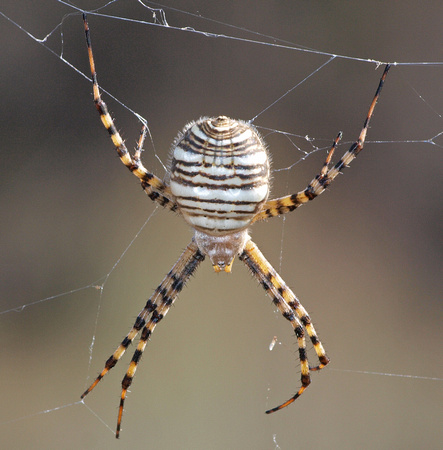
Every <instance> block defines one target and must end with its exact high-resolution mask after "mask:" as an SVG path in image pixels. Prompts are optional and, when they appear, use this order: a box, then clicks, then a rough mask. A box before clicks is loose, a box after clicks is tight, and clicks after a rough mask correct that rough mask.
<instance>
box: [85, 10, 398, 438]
mask: <svg viewBox="0 0 443 450" xmlns="http://www.w3.org/2000/svg"><path fill="white" fill-rule="evenodd" d="M84 26H85V33H86V43H87V47H88V53H89V63H90V66H91V73H92V83H93V94H94V102H95V106H96V108H97V110H98V112H99V114H100V118H101V120H102V122H103V125H104V126H105V128H106V129H107V130H108V132H109V134H110V136H111V139H112V142H113V144H114V146H115V148H116V150H117V153H118V155H119V157H120V159H121V161H122V162H123V164H124V165H125V166H126V167H127V168H128V169H129V170H130V171H131V172H132V173H133V174H134V175H135V176H136V177H138V178H139V179H140V181H141V185H142V187H143V189H144V190H145V191H146V193H147V194H148V196H149V197H150V199H151V200H152V201H154V202H157V203H158V204H160V205H162V206H164V207H165V208H167V209H170V210H171V211H175V212H177V213H178V214H180V215H181V216H182V217H183V218H184V219H185V221H186V222H187V223H188V224H189V225H190V226H191V227H192V228H193V229H194V231H195V233H194V237H193V238H192V240H191V242H190V243H189V245H188V246H187V247H186V249H185V250H184V252H183V253H182V254H181V256H180V258H179V259H178V261H177V262H176V263H175V265H174V266H173V268H172V269H171V270H170V271H169V273H168V274H167V275H166V277H165V279H164V280H163V281H162V282H161V284H160V286H158V288H157V289H156V290H155V292H154V294H153V295H152V296H151V298H150V299H149V300H148V301H147V303H146V305H145V307H144V308H143V309H142V311H141V312H140V314H139V315H138V317H137V319H136V320H135V323H134V325H133V327H132V329H131V330H130V332H129V333H128V335H127V336H126V337H125V338H124V339H123V341H122V342H121V344H120V345H119V347H118V348H117V349H116V350H115V352H114V353H113V354H112V355H111V356H110V357H109V359H108V360H107V361H106V364H105V368H104V369H103V370H102V372H101V373H100V374H99V375H98V377H97V378H96V379H95V381H94V382H93V383H92V385H91V386H90V387H89V388H88V389H87V390H86V391H85V392H84V393H83V395H82V398H84V397H85V396H86V395H87V394H89V392H91V391H92V389H94V387H95V386H96V385H97V384H98V383H99V381H100V380H101V379H102V378H103V377H104V376H105V375H106V373H107V372H109V370H111V369H112V368H113V367H114V366H115V365H116V364H117V362H118V361H119V360H120V358H121V357H122V356H123V354H124V353H125V351H126V349H127V348H128V347H129V345H130V344H131V343H132V341H133V340H134V338H135V337H136V336H137V335H138V333H139V332H140V331H141V337H140V340H139V342H138V345H137V349H136V350H135V352H134V355H133V357H132V360H131V363H130V365H129V368H128V370H127V372H126V375H125V376H124V378H123V380H122V391H121V399H120V407H119V412H118V419H117V431H116V437H117V438H118V437H119V434H120V427H121V420H122V414H123V406H124V402H125V398H126V394H127V391H128V388H129V386H130V385H131V383H132V380H133V378H134V375H135V371H136V369H137V366H138V363H139V361H140V358H141V357H142V354H143V352H144V350H145V347H146V344H147V342H148V339H149V337H150V336H151V334H152V332H153V331H154V328H155V326H156V325H157V324H158V323H159V322H160V321H161V320H162V319H163V317H164V316H165V315H166V314H167V312H168V311H169V309H170V307H171V305H172V304H173V302H174V301H175V299H176V298H177V296H178V294H179V293H180V291H181V290H182V288H183V286H184V285H185V283H186V282H187V281H188V279H189V278H190V276H191V275H192V274H193V273H194V272H195V270H196V269H197V267H198V266H199V264H200V263H201V262H202V261H203V260H204V259H205V256H208V257H209V259H210V260H211V263H212V266H213V268H214V270H215V271H216V272H221V271H225V272H230V271H231V267H232V263H233V260H234V258H235V256H238V257H239V259H240V260H241V261H243V262H244V263H245V265H246V266H247V267H248V268H249V270H250V271H251V273H252V275H253V276H254V277H255V278H256V279H257V281H258V282H259V283H260V284H261V285H262V286H263V288H264V289H265V290H266V293H267V294H268V295H269V296H270V297H271V299H272V301H273V303H274V305H275V306H276V307H277V308H278V309H279V310H280V312H281V313H282V315H283V316H284V317H285V319H287V320H288V321H289V322H290V323H291V325H292V327H293V328H294V332H295V335H296V337H297V343H298V350H299V357H300V364H301V387H300V388H299V389H298V391H297V392H296V394H295V395H293V396H292V397H291V398H290V399H289V400H287V401H286V402H284V403H282V404H281V405H279V406H277V407H275V408H272V409H270V410H268V411H266V413H273V412H275V411H278V410H280V409H282V408H284V407H286V406H288V405H289V404H291V403H292V402H293V401H294V400H295V399H297V398H298V397H299V396H300V395H301V394H302V393H303V391H304V390H305V389H306V388H307V387H308V386H309V384H310V371H315V370H320V369H322V368H323V367H325V366H326V364H328V362H329V358H328V357H327V356H326V353H325V350H324V348H323V346H322V344H321V342H320V340H319V339H318V337H317V333H316V331H315V329H314V326H313V324H312V322H311V319H310V317H309V315H308V313H307V312H306V310H305V308H304V307H303V306H302V305H301V303H300V302H299V300H298V299H297V297H296V296H295V294H294V293H293V292H292V291H291V290H290V289H289V287H288V286H287V285H286V284H285V282H284V281H283V280H282V278H281V277H280V275H279V274H278V273H277V272H276V271H275V269H274V268H273V267H272V266H271V264H269V262H268V261H267V260H266V258H265V257H264V256H263V254H262V253H261V252H260V250H259V249H258V247H257V246H256V244H255V243H254V242H252V240H251V238H250V237H249V234H248V227H249V226H250V225H252V224H253V223H254V222H257V221H259V220H264V219H268V218H270V217H274V216H278V215H281V214H286V213H288V212H290V211H293V210H294V209H296V208H298V207H299V206H301V205H303V204H305V203H307V202H309V201H310V200H313V199H314V198H316V197H317V196H318V195H320V194H321V193H322V192H323V191H324V190H325V189H326V188H327V187H328V186H329V184H330V183H331V182H332V181H333V180H334V179H335V177H336V176H337V175H338V174H339V173H340V170H341V169H342V168H344V167H346V166H347V165H348V164H349V163H350V162H351V161H352V160H353V159H354V158H355V157H356V156H357V155H358V153H359V152H360V151H361V150H362V149H363V144H364V141H365V137H366V133H367V130H368V126H369V121H370V120H371V117H372V114H373V112H374V108H375V104H376V103H377V100H378V97H379V95H380V91H381V89H382V86H383V84H384V81H385V78H386V75H387V73H388V70H389V67H390V65H389V64H388V65H387V66H386V67H385V70H384V72H383V75H382V77H381V79H380V82H379V85H378V88H377V91H376V93H375V96H374V98H373V100H372V103H371V105H370V107H369V111H368V114H367V116H366V119H365V122H364V125H363V128H362V130H361V132H360V135H359V137H358V139H357V141H356V142H354V143H353V144H352V145H351V147H350V149H349V150H348V151H347V152H346V153H345V154H344V155H343V157H342V158H341V159H340V160H339V161H338V162H337V163H336V164H335V165H334V166H333V167H329V165H330V163H331V159H332V155H333V153H334V150H335V148H336V146H337V144H338V142H339V140H340V138H341V133H339V134H338V136H337V137H336V138H335V140H334V142H333V144H332V147H331V149H330V150H329V153H328V156H327V158H326V161H325V163H324V165H323V167H322V169H321V171H320V173H319V174H318V175H317V176H316V177H315V178H314V179H313V180H312V181H311V182H310V183H309V185H308V186H307V187H306V188H305V189H304V190H303V191H300V192H298V193H297V194H293V195H287V196H285V197H281V198H277V199H273V200H268V196H269V190H270V187H269V186H270V168H269V159H268V155H267V151H266V147H265V144H264V142H263V140H262V138H261V137H260V135H259V133H258V132H257V131H256V129H255V128H254V127H253V126H252V125H250V124H248V123H247V122H243V121H240V120H233V119H230V118H228V117H226V116H219V117H213V118H201V119H199V120H198V121H196V122H191V123H190V124H188V125H187V126H186V127H185V129H184V130H183V132H182V133H180V134H179V136H178V137H177V138H176V140H175V142H174V145H173V149H172V158H171V164H170V167H169V171H168V173H167V176H166V177H165V179H164V180H163V181H162V180H160V179H159V178H158V177H156V176H155V175H154V174H152V173H150V172H148V170H147V169H146V168H145V167H144V166H143V164H142V162H141V161H140V155H141V152H142V147H143V143H144V139H145V135H146V128H145V127H143V128H142V132H141V134H140V139H139V142H138V144H137V148H136V151H135V153H134V155H133V156H131V155H130V153H129V152H128V150H127V148H126V145H125V143H124V142H123V140H122V138H121V136H120V134H119V133H118V131H117V129H116V127H115V125H114V122H113V120H112V118H111V116H110V114H109V113H108V109H107V107H106V104H105V103H104V101H103V100H102V99H101V96H100V91H99V87H98V84H97V74H96V71H95V65H94V58H93V54H92V48H91V40H90V35H89V27H88V23H87V20H86V15H84ZM305 330H306V332H307V334H308V336H309V338H310V340H311V342H312V344H313V346H314V350H315V352H316V354H317V357H318V359H319V364H318V365H317V366H315V367H310V366H309V364H308V359H307V353H306V342H305Z"/></svg>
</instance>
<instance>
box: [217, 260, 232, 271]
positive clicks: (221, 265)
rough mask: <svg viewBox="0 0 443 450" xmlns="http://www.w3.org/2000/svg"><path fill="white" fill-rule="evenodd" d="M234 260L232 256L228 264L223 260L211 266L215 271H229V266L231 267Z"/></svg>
mask: <svg viewBox="0 0 443 450" xmlns="http://www.w3.org/2000/svg"><path fill="white" fill-rule="evenodd" d="M233 262H234V258H233V259H232V261H231V262H230V263H229V264H227V265H226V264H225V263H224V262H219V263H218V264H214V265H213V266H212V268H213V269H214V271H215V272H217V273H219V272H222V271H225V272H227V273H230V272H231V268H232V263H233Z"/></svg>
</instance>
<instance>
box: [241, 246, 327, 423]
mask: <svg viewBox="0 0 443 450" xmlns="http://www.w3.org/2000/svg"><path fill="white" fill-rule="evenodd" d="M239 258H240V260H241V261H243V262H244V263H245V264H246V265H247V266H248V268H249V269H250V271H251V273H252V275H254V277H255V278H256V279H257V280H258V282H259V283H260V284H261V285H262V286H263V288H264V289H265V291H266V293H267V294H268V295H269V297H271V299H272V302H273V303H274V305H275V306H277V308H278V309H279V310H280V312H281V313H282V315H283V317H284V318H285V319H287V320H289V321H290V322H291V325H292V327H293V328H294V332H295V335H296V336H297V343H298V350H299V357H300V365H301V387H300V389H299V390H298V391H297V393H296V394H295V395H294V396H293V397H291V398H290V399H289V400H287V401H286V402H284V403H282V404H281V405H279V406H277V407H275V408H272V409H270V410H268V411H266V413H267V414H270V413H273V412H275V411H278V410H280V409H282V408H284V407H286V406H288V405H290V404H291V403H292V402H293V401H294V400H296V399H297V398H298V397H300V395H301V394H302V393H303V391H304V390H305V389H306V388H307V387H308V386H309V384H310V383H311V377H310V374H309V371H310V370H320V369H322V368H323V367H325V366H326V364H328V363H329V358H328V357H327V356H326V352H325V350H324V348H323V345H322V344H321V342H320V340H319V339H318V336H317V333H316V331H315V328H314V325H313V324H312V321H311V318H310V317H309V315H308V313H307V312H306V310H305V308H304V307H303V306H302V305H301V303H300V302H299V300H298V299H297V297H296V296H295V294H294V293H293V292H292V291H291V289H289V287H288V286H287V285H286V283H285V282H284V281H283V279H282V278H281V277H280V275H279V274H278V273H277V271H276V270H275V269H274V268H273V267H272V266H271V264H270V263H269V262H268V261H267V260H266V258H265V257H264V256H263V254H262V253H261V251H260V250H259V249H258V247H257V245H256V244H254V242H252V241H251V240H249V241H248V242H247V244H246V246H245V248H244V250H243V253H242V254H241V255H240V257H239ZM294 313H295V314H294ZM304 329H306V331H307V333H308V335H309V338H310V339H311V342H312V344H313V346H314V349H315V352H316V353H317V357H318V359H319V365H318V366H316V367H313V368H311V367H309V364H308V357H307V352H306V344H305V331H304Z"/></svg>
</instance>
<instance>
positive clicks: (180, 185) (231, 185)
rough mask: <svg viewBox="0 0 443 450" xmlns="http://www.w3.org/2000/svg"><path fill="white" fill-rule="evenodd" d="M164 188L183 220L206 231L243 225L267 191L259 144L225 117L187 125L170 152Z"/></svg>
mask: <svg viewBox="0 0 443 450" xmlns="http://www.w3.org/2000/svg"><path fill="white" fill-rule="evenodd" d="M170 186H171V191H172V194H173V196H174V200H175V201H176V203H177V204H178V206H179V208H180V211H181V213H182V214H183V217H184V218H185V220H186V221H187V222H188V223H189V224H191V225H192V226H193V227H194V228H195V229H197V230H200V231H203V232H204V233H209V234H225V233H230V232H235V231H238V230H242V229H245V228H246V227H247V226H248V225H249V224H250V223H251V220H252V219H253V217H254V216H255V215H256V214H257V213H258V212H259V211H260V208H261V206H262V205H263V203H264V202H265V201H266V199H267V198H268V194H269V160H268V155H267V152H266V148H265V144H264V142H263V140H262V139H261V137H260V136H259V134H258V133H257V131H256V130H255V129H254V127H252V126H251V125H249V124H247V123H246V122H242V121H237V120H233V119H229V118H228V117H225V116H219V117H216V118H210V119H208V118H203V119H200V120H198V121H197V122H193V123H191V124H190V125H188V126H187V127H186V128H185V130H184V132H183V134H181V135H180V136H179V137H178V139H177V141H176V142H175V144H174V148H173V150H172V160H171V170H170Z"/></svg>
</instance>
